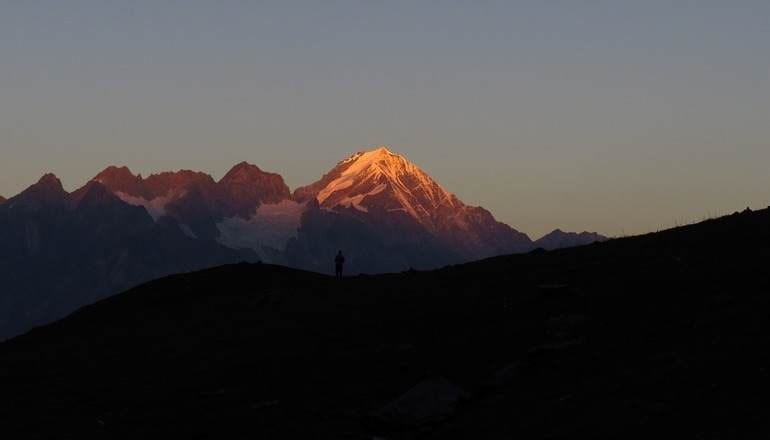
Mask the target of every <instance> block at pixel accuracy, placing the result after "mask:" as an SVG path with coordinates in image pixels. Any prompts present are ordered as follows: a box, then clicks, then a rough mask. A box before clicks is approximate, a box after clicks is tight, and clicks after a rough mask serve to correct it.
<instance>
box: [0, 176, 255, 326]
mask: <svg viewBox="0 0 770 440" xmlns="http://www.w3.org/2000/svg"><path fill="white" fill-rule="evenodd" d="M245 259H254V256H253V255H252V254H251V253H250V252H247V251H235V250H232V249H229V248H226V247H224V246H220V245H218V244H217V243H214V242H210V241H203V240H192V239H190V238H189V237H188V236H187V235H185V233H184V232H183V231H182V229H181V228H180V226H179V225H178V224H177V223H176V222H175V221H174V220H173V219H170V218H164V219H161V221H158V222H155V221H153V219H152V217H150V215H148V213H147V211H145V209H144V208H142V207H138V206H132V205H129V204H127V203H124V202H123V201H121V200H120V199H119V198H118V197H116V196H115V195H114V194H113V193H112V192H110V191H109V190H108V189H107V188H106V187H105V186H104V185H102V184H100V183H98V182H90V183H89V184H88V185H86V186H84V187H83V188H81V190H79V191H77V192H76V193H73V194H68V193H66V192H65V191H64V190H63V189H62V187H61V183H60V182H59V180H58V179H57V178H56V177H55V176H53V175H47V176H44V177H43V178H42V179H41V180H40V181H39V182H38V183H36V184H34V185H32V186H31V187H30V188H29V189H27V190H26V191H24V192H22V193H21V194H19V195H18V196H16V197H13V198H12V199H10V200H8V201H7V202H6V203H4V204H2V205H0V340H2V339H5V338H8V337H11V336H14V335H17V334H19V333H21V332H24V331H27V330H29V329H30V328H32V327H33V326H35V325H40V324H44V323H48V322H51V321H52V320H54V319H59V318H61V317H63V316H66V315H67V314H69V313H71V312H72V311H74V310H76V309H77V308H79V307H82V306H83V305H85V304H89V303H92V302H94V301H96V300H99V299H102V298H105V297H106V296H108V295H111V294H114V293H116V292H120V291H122V290H125V289H127V288H129V287H132V286H135V285H137V284H139V283H142V282H146V281H147V280H151V279H155V278H158V277H160V276H165V275H168V274H171V273H177V272H181V271H189V270H197V269H203V268H206V267H211V266H215V265H220V264H225V263H232V262H237V261H242V260H245Z"/></svg>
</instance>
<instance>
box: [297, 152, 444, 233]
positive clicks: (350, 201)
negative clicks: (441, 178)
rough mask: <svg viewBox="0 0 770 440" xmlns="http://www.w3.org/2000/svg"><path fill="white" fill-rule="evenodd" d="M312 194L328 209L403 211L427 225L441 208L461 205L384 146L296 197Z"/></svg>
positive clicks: (349, 162)
mask: <svg viewBox="0 0 770 440" xmlns="http://www.w3.org/2000/svg"><path fill="white" fill-rule="evenodd" d="M308 193H309V194H312V195H314V196H315V198H316V199H317V200H318V203H319V204H320V205H321V207H323V208H326V209H335V208H339V207H344V208H350V207H352V208H355V209H357V210H358V211H362V212H369V208H372V207H376V208H379V209H382V210H384V211H388V212H394V211H403V212H406V213H407V214H409V215H410V216H411V217H414V218H415V219H417V220H418V221H420V223H425V224H427V223H430V222H431V218H432V217H433V214H434V213H435V211H436V210H437V209H439V208H440V207H454V206H455V205H457V204H458V202H459V201H458V200H457V198H456V197H455V196H453V195H452V194H450V193H449V192H448V191H446V190H445V189H444V188H442V187H441V186H440V185H439V184H438V183H436V182H435V181H434V180H433V179H431V178H430V176H428V175H427V174H426V173H425V172H424V171H423V170H421V169H420V168H419V167H418V166H417V165H415V164H413V163H412V162H410V161H409V160H407V159H406V158H405V157H404V156H402V155H400V154H396V153H393V152H392V151H390V149H388V148H387V147H384V146H382V147H378V148H377V149H374V150H371V151H361V152H358V153H356V154H354V155H352V156H350V157H348V158H347V159H345V160H343V161H341V162H339V163H338V164H337V166H336V167H335V168H334V169H333V170H332V171H331V172H330V173H328V174H327V175H325V176H324V177H323V178H322V179H321V180H320V181H318V182H316V183H315V184H313V185H310V186H309V187H305V188H300V189H298V190H297V193H296V195H297V196H298V198H300V199H302V198H303V196H307V195H309V194H308Z"/></svg>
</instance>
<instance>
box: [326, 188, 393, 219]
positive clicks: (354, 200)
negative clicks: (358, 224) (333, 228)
mask: <svg viewBox="0 0 770 440" xmlns="http://www.w3.org/2000/svg"><path fill="white" fill-rule="evenodd" d="M385 188H387V185H385V184H384V183H381V184H379V185H377V187H376V188H374V189H373V190H371V191H369V192H368V193H366V194H358V195H355V196H352V197H345V198H344V199H342V200H340V202H339V203H338V205H341V206H344V207H346V208H349V207H350V206H353V207H354V208H356V209H357V210H359V211H361V212H369V209H368V208H367V207H366V206H363V205H361V202H362V201H363V200H364V199H365V198H366V197H368V196H374V195H377V194H379V193H381V192H383V191H385Z"/></svg>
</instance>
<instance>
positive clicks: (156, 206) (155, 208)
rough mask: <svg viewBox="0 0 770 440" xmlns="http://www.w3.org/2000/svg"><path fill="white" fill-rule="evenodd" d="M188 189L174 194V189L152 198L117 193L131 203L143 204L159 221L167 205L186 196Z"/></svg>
mask: <svg viewBox="0 0 770 440" xmlns="http://www.w3.org/2000/svg"><path fill="white" fill-rule="evenodd" d="M185 193H186V191H184V190H182V191H181V192H179V193H178V194H174V192H173V191H169V192H168V194H166V195H165V196H159V197H155V198H154V199H152V200H147V199H145V198H144V197H136V196H132V195H130V194H126V193H124V192H122V191H118V192H116V193H115V195H116V196H118V198H119V199H120V200H122V201H124V202H126V203H128V204H129V205H134V206H142V207H144V209H146V210H147V213H148V214H150V216H151V217H152V219H153V220H155V221H158V219H159V218H160V217H163V216H164V215H166V205H167V204H168V203H169V202H170V201H171V200H173V199H176V198H179V197H182V196H184V195H185Z"/></svg>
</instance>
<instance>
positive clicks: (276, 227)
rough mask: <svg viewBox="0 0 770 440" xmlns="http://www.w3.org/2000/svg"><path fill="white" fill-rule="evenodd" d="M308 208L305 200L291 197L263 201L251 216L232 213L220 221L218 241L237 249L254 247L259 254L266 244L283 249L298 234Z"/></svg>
mask: <svg viewBox="0 0 770 440" xmlns="http://www.w3.org/2000/svg"><path fill="white" fill-rule="evenodd" d="M305 208H306V204H305V203H297V202H294V201H292V200H283V201H281V202H279V203H275V204H263V205H260V206H259V207H258V208H257V210H256V212H255V213H254V215H252V216H251V218H249V219H248V220H244V219H242V218H240V217H230V218H226V219H224V220H223V221H221V222H220V223H218V224H217V229H219V237H218V238H217V241H218V242H219V243H221V244H223V245H225V246H227V247H230V248H234V249H244V248H248V249H253V250H254V251H256V252H257V253H259V254H260V255H261V254H262V247H263V246H268V247H271V248H274V249H277V250H279V251H283V250H285V249H286V244H287V243H288V241H289V239H291V238H292V237H296V236H297V230H298V229H299V226H300V220H301V219H302V213H303V212H305Z"/></svg>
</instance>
